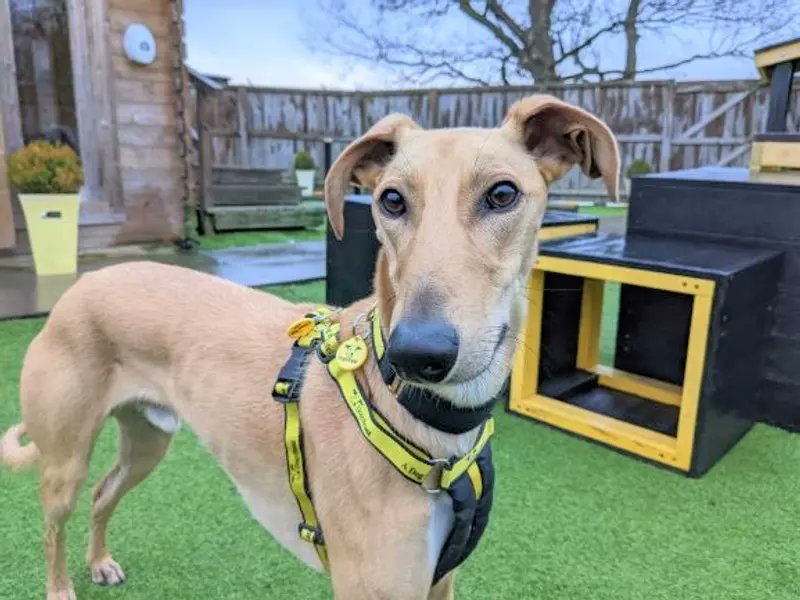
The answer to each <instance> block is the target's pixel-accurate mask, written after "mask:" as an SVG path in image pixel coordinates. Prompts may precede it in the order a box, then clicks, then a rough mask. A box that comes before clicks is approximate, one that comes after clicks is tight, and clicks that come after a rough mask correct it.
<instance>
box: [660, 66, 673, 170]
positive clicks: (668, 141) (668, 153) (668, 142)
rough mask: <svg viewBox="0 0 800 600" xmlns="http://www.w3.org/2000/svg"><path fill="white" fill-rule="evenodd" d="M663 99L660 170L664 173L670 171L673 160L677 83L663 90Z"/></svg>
mask: <svg viewBox="0 0 800 600" xmlns="http://www.w3.org/2000/svg"><path fill="white" fill-rule="evenodd" d="M661 98H662V104H663V107H664V110H663V114H662V115H661V159H660V160H659V163H658V170H659V171H661V172H662V173H663V172H665V171H669V165H670V159H671V158H672V121H673V114H674V111H675V82H674V81H670V82H669V83H667V84H665V85H664V86H663V87H662V88H661Z"/></svg>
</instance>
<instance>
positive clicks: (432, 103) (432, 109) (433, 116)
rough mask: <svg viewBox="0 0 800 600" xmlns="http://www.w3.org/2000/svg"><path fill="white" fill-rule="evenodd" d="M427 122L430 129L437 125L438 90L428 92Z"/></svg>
mask: <svg viewBox="0 0 800 600" xmlns="http://www.w3.org/2000/svg"><path fill="white" fill-rule="evenodd" d="M428 123H429V125H428V126H429V127H430V128H431V129H434V128H436V127H438V126H439V90H431V91H430V93H429V94H428Z"/></svg>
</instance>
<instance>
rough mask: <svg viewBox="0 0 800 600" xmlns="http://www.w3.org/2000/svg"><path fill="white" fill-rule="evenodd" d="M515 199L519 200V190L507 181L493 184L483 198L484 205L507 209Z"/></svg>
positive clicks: (495, 208)
mask: <svg viewBox="0 0 800 600" xmlns="http://www.w3.org/2000/svg"><path fill="white" fill-rule="evenodd" d="M517 200H519V190H518V189H517V186H515V185H514V184H513V183H509V182H508V181H501V182H500V183H496V184H495V185H493V186H492V187H491V188H490V189H489V191H488V192H486V196H484V198H483V201H484V202H485V203H486V206H488V207H489V208H490V209H492V210H503V209H509V208H511V207H512V206H514V205H515V204H516V203H517Z"/></svg>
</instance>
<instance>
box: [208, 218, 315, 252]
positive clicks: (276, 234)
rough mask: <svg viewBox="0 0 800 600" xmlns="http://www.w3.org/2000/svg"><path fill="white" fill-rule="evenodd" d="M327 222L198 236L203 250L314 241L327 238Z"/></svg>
mask: <svg viewBox="0 0 800 600" xmlns="http://www.w3.org/2000/svg"><path fill="white" fill-rule="evenodd" d="M325 227H326V225H325V223H323V224H322V225H319V226H317V227H312V228H308V229H287V230H277V229H276V230H274V231H235V232H232V233H217V234H214V235H209V236H202V237H198V239H199V240H200V249H201V250H221V249H223V248H238V247H241V246H256V245H259V244H285V243H291V242H312V241H319V240H324V239H325Z"/></svg>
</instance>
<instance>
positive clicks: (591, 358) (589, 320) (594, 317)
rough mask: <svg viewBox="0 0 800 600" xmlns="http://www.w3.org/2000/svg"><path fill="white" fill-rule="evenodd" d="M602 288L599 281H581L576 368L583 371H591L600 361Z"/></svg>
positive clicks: (601, 283)
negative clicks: (581, 292) (581, 294)
mask: <svg viewBox="0 0 800 600" xmlns="http://www.w3.org/2000/svg"><path fill="white" fill-rule="evenodd" d="M603 288H604V285H603V282H602V281H601V280H599V279H584V280H583V297H582V299H581V320H580V324H579V326H578V357H577V360H576V366H577V367H578V368H579V369H583V370H585V371H591V370H592V369H593V368H594V367H595V365H597V362H598V360H599V359H600V331H601V326H602V321H603Z"/></svg>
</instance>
